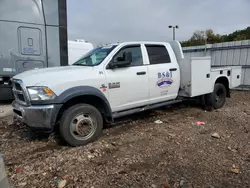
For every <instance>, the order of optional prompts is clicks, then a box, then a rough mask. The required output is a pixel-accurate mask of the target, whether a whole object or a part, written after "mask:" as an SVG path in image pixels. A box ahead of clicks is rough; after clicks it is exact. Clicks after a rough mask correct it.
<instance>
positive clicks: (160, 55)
mask: <svg viewBox="0 0 250 188" xmlns="http://www.w3.org/2000/svg"><path fill="white" fill-rule="evenodd" d="M146 48H147V52H148V57H149V61H150V64H151V65H154V64H161V63H171V60H170V56H169V53H168V51H167V49H166V47H165V46H161V45H146Z"/></svg>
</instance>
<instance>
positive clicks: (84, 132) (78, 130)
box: [70, 114, 97, 140]
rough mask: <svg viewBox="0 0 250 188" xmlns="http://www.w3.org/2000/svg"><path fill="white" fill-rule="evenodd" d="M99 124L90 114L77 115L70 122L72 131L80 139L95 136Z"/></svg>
mask: <svg viewBox="0 0 250 188" xmlns="http://www.w3.org/2000/svg"><path fill="white" fill-rule="evenodd" d="M96 127H97V124H96V121H95V118H93V117H91V116H90V115H88V114H79V115H77V116H75V117H74V118H73V119H72V121H71V123H70V132H71V135H72V136H74V137H75V138H76V139H78V140H86V139H88V138H90V137H91V136H93V134H94V133H95V130H96Z"/></svg>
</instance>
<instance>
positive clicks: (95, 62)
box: [12, 41, 241, 146]
mask: <svg viewBox="0 0 250 188" xmlns="http://www.w3.org/2000/svg"><path fill="white" fill-rule="evenodd" d="M12 82H13V91H14V95H15V101H14V102H13V108H14V114H15V117H16V118H17V119H18V120H19V121H21V122H23V123H24V124H27V125H28V126H29V127H31V128H33V129H41V130H43V131H53V130H55V128H56V127H58V128H59V130H60V135H61V137H62V138H63V139H64V140H65V141H66V142H67V143H68V144H70V145H72V146H79V145H85V144H87V143H89V142H92V141H94V140H96V139H97V138H98V137H99V136H100V135H101V133H102V130H103V124H104V122H107V123H111V122H113V121H114V120H115V119H116V118H119V117H121V116H126V115H129V114H134V113H137V112H142V111H145V110H149V109H154V108H158V107H161V106H165V105H169V104H174V103H178V102H182V101H183V100H184V99H187V98H198V99H203V100H202V101H203V104H204V105H205V106H207V107H209V108H210V109H211V108H215V109H218V108H221V107H222V106H223V105H224V103H225V100H226V97H230V89H231V88H234V87H237V86H239V85H240V84H241V67H240V66H239V67H221V68H216V69H213V68H211V59H210V57H203V58H200V57H199V58H191V59H185V58H184V56H183V52H182V48H181V45H180V43H179V42H178V41H172V42H170V43H166V42H124V43H119V44H114V45H109V46H104V47H98V48H95V49H93V50H92V51H90V52H89V53H88V54H86V55H85V56H84V57H83V58H81V59H80V60H78V61H76V62H75V63H74V64H73V65H72V66H65V67H55V68H43V69H38V70H30V71H26V72H24V73H21V74H18V75H16V76H15V77H14V78H13V79H12Z"/></svg>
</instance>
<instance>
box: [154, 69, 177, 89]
mask: <svg viewBox="0 0 250 188" xmlns="http://www.w3.org/2000/svg"><path fill="white" fill-rule="evenodd" d="M173 82H174V81H173V80H172V73H171V72H168V71H167V72H159V73H158V81H157V82H156V85H157V86H158V87H159V88H167V87H169V86H171V85H172V83H173Z"/></svg>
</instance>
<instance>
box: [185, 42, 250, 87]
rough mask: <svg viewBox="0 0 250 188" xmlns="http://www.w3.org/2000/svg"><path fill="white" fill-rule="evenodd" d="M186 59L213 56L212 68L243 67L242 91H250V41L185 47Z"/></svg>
mask: <svg viewBox="0 0 250 188" xmlns="http://www.w3.org/2000/svg"><path fill="white" fill-rule="evenodd" d="M183 52H184V55H185V57H186V58H190V57H202V56H211V58H212V66H213V67H216V66H217V67H221V66H239V65H241V66H242V67H243V70H242V74H243V75H242V80H241V86H240V87H239V88H241V89H250V40H243V41H233V42H224V43H216V44H207V45H203V46H192V47H184V48H183Z"/></svg>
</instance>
